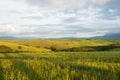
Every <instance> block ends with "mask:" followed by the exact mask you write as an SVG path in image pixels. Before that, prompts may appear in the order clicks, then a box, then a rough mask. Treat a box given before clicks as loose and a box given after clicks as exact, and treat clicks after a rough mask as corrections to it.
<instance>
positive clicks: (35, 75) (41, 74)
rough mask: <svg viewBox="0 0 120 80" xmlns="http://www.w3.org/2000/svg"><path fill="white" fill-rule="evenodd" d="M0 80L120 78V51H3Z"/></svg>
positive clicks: (105, 79)
mask: <svg viewBox="0 0 120 80" xmlns="http://www.w3.org/2000/svg"><path fill="white" fill-rule="evenodd" d="M0 80H120V52H78V53H77V52H76V53H75V52H67V53H66V52H59V53H35V54H33V53H18V54H14V53H9V54H0Z"/></svg>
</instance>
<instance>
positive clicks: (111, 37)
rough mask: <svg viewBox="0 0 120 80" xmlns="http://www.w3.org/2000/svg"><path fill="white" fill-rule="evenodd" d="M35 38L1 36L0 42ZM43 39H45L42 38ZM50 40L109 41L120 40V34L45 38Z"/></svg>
mask: <svg viewBox="0 0 120 80" xmlns="http://www.w3.org/2000/svg"><path fill="white" fill-rule="evenodd" d="M30 39H35V38H30V37H22V38H18V37H12V36H0V40H30ZM42 39H43V38H42ZM45 39H49V40H69V39H70V40H75V39H77V40H79V39H108V40H120V33H113V34H106V35H104V36H97V37H91V38H76V37H63V38H45Z"/></svg>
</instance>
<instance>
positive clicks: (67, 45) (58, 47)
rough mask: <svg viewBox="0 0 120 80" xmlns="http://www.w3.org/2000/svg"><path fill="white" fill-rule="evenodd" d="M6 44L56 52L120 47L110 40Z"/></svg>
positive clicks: (29, 41)
mask: <svg viewBox="0 0 120 80" xmlns="http://www.w3.org/2000/svg"><path fill="white" fill-rule="evenodd" d="M4 42H9V43H16V44H19V45H24V46H32V47H36V48H46V49H55V51H62V50H63V51H67V50H68V49H71V48H74V47H86V46H89V47H90V46H107V45H111V44H115V45H118V43H119V46H120V41H110V40H4Z"/></svg>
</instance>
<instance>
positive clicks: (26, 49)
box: [0, 41, 51, 53]
mask: <svg viewBox="0 0 120 80" xmlns="http://www.w3.org/2000/svg"><path fill="white" fill-rule="evenodd" d="M3 47H8V48H10V49H11V50H12V51H13V52H28V53H29V52H30V53H33V52H50V51H51V50H49V49H44V48H36V47H33V46H25V45H20V44H17V43H11V42H5V41H0V49H3Z"/></svg>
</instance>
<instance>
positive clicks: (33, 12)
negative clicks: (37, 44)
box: [0, 0, 120, 38]
mask: <svg viewBox="0 0 120 80" xmlns="http://www.w3.org/2000/svg"><path fill="white" fill-rule="evenodd" d="M118 3H120V0H0V21H1V22H0V24H1V25H0V33H1V34H5V35H11V36H31V37H33V36H34V37H46V38H47V37H92V36H100V35H104V34H107V33H110V32H120V31H119V29H120V23H119V21H120V14H119V13H120V11H119V9H120V6H119V4H118ZM3 23H10V24H4V25H2V24H3Z"/></svg>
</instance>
